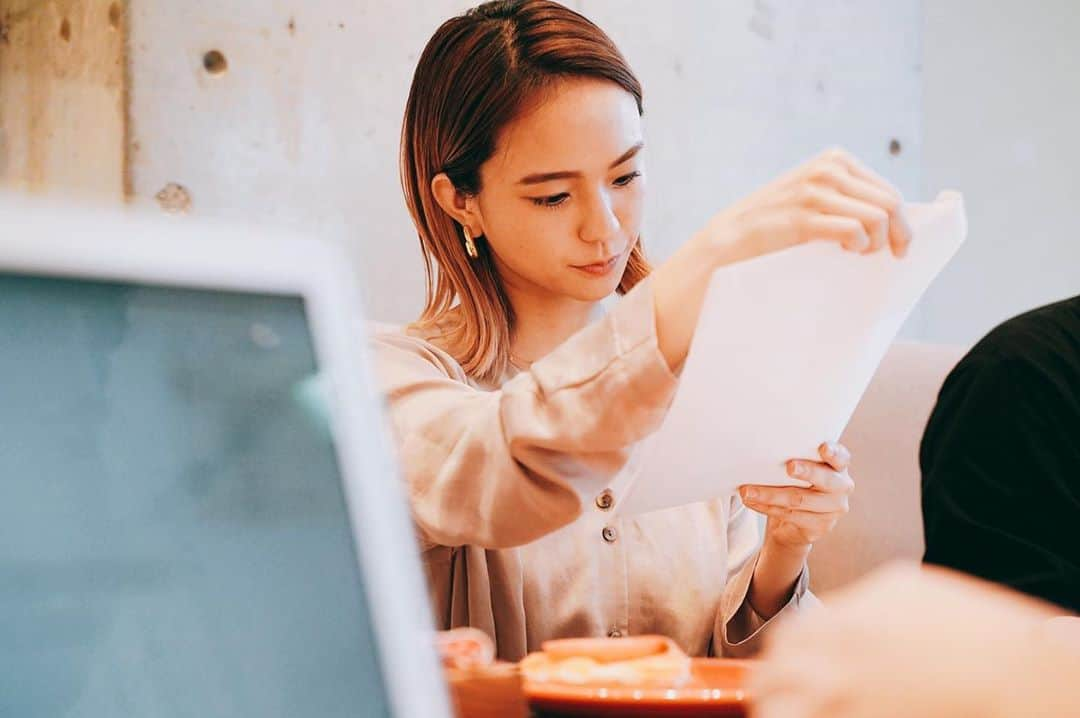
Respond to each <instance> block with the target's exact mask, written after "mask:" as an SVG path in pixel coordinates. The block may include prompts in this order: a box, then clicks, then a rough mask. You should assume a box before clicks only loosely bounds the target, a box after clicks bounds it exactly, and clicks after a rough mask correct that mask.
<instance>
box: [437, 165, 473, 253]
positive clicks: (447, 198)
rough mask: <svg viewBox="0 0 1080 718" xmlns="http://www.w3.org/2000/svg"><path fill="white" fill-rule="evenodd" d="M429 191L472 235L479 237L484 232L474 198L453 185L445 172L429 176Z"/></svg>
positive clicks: (444, 209)
mask: <svg viewBox="0 0 1080 718" xmlns="http://www.w3.org/2000/svg"><path fill="white" fill-rule="evenodd" d="M431 193H432V194H433V195H435V201H436V202H438V203H439V206H440V207H442V208H443V211H444V212H446V213H447V214H448V215H450V216H451V217H453V218H454V221H455V222H457V223H458V224H460V225H462V226H463V227H468V228H469V232H470V234H472V236H474V237H480V236H482V235H483V234H484V223H483V222H482V221H481V218H480V212H479V210H478V209H477V207H476V202H475V200H474V198H472V197H470V196H469V195H467V194H465V193H464V192H462V191H460V190H459V189H458V188H457V187H455V186H454V183H453V182H451V181H450V178H449V177H447V176H446V173H445V172H440V173H439V174H437V175H435V176H434V177H432V178H431Z"/></svg>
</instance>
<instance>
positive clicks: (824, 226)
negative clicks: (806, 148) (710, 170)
mask: <svg viewBox="0 0 1080 718" xmlns="http://www.w3.org/2000/svg"><path fill="white" fill-rule="evenodd" d="M902 202H903V197H902V196H901V194H900V192H899V191H898V190H897V189H896V188H895V187H894V186H892V185H891V184H889V183H888V182H887V181H885V180H884V179H882V178H881V177H879V176H878V175H877V174H875V173H874V172H873V171H872V170H870V169H868V168H867V167H866V166H865V165H863V163H861V162H860V161H859V160H857V159H855V158H854V157H853V156H851V155H850V154H848V153H847V152H845V151H844V150H841V149H831V150H827V151H825V152H823V153H822V154H820V155H818V156H817V157H815V158H814V159H812V160H810V161H809V162H807V163H805V164H803V165H801V166H800V167H797V168H795V169H794V170H792V171H791V172H789V173H787V174H785V175H784V176H782V177H780V178H779V179H777V180H775V181H774V182H772V183H770V184H768V185H766V186H765V187H763V188H762V189H760V190H758V191H757V192H755V193H753V194H752V195H750V196H749V197H746V198H745V199H743V200H742V201H741V202H739V203H738V204H736V205H734V206H732V207H730V208H728V209H726V210H724V211H723V212H721V213H719V214H717V215H716V216H714V217H713V218H712V219H711V220H709V222H708V224H706V226H705V227H704V228H703V229H702V230H701V232H699V235H702V236H704V237H705V238H706V239H707V240H709V241H711V242H713V243H714V244H715V245H717V246H718V247H720V248H721V249H722V251H721V253H720V254H721V257H722V261H721V264H731V263H734V262H738V261H742V260H745V259H750V258H752V257H757V256H760V255H763V254H769V253H772V252H778V251H780V250H783V249H787V248H789V247H793V246H795V245H798V244H803V243H806V242H810V241H813V240H826V241H833V242H837V243H839V244H840V245H842V246H843V247H844V248H845V249H848V250H850V251H852V252H864V253H869V252H876V251H878V250H879V249H882V248H883V247H885V246H888V247H889V248H890V249H891V250H892V252H893V254H894V255H896V256H897V257H902V256H904V254H905V253H906V252H907V246H908V244H909V243H910V242H911V228H910V227H909V226H908V224H907V222H906V220H905V219H904V217H903V215H902V214H901V211H900V208H901V204H902Z"/></svg>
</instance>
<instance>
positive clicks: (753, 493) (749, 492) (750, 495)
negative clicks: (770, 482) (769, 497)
mask: <svg viewBox="0 0 1080 718" xmlns="http://www.w3.org/2000/svg"><path fill="white" fill-rule="evenodd" d="M745 496H746V499H747V500H748V501H753V500H754V499H756V498H757V497H758V490H757V489H746V490H745Z"/></svg>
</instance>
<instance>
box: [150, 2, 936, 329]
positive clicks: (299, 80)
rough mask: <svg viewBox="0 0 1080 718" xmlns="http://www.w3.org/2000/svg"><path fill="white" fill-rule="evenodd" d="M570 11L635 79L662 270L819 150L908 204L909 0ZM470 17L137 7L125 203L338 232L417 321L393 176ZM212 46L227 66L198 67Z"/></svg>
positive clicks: (413, 249) (913, 148)
mask: <svg viewBox="0 0 1080 718" xmlns="http://www.w3.org/2000/svg"><path fill="white" fill-rule="evenodd" d="M571 5H572V6H574V7H575V8H577V9H579V10H582V11H584V12H585V13H586V14H587V15H589V16H590V17H592V18H593V19H594V20H595V21H597V22H598V23H599V24H600V25H601V27H603V28H605V29H606V30H607V31H608V32H609V33H610V34H611V35H612V36H613V37H614V38H615V40H616V42H618V43H619V45H620V46H621V47H622V49H623V51H624V52H625V54H626V55H627V56H628V57H629V59H630V61H631V63H632V64H633V66H634V67H635V69H636V70H637V72H638V73H639V74H640V76H641V79H642V81H643V83H644V85H645V93H646V121H647V133H648V134H647V142H648V143H649V147H648V150H647V151H648V155H647V157H648V162H649V171H650V173H651V176H650V191H651V197H650V205H651V210H650V214H649V217H648V219H647V224H646V230H647V238H648V245H649V249H650V252H651V253H652V254H653V256H654V257H656V258H663V257H665V256H666V255H668V254H669V253H670V252H671V251H672V250H673V249H674V248H675V247H676V246H678V244H679V243H680V242H681V241H683V240H684V239H685V238H686V237H687V236H688V235H689V234H690V232H692V231H693V230H694V229H695V228H696V227H697V226H698V225H699V224H700V223H701V222H703V221H704V220H705V219H706V218H707V217H708V216H709V214H710V213H712V212H713V211H716V210H718V209H720V208H721V207H722V206H724V205H725V204H726V203H729V202H731V201H733V200H734V199H736V198H737V197H739V196H740V195H742V194H744V193H746V192H748V191H750V190H751V189H753V188H754V187H755V186H756V185H758V184H760V183H762V182H764V181H766V180H767V179H769V178H770V177H772V176H773V175H775V174H777V173H778V172H780V171H781V170H783V169H785V168H787V167H788V166H790V165H791V164H793V163H795V162H797V161H800V160H801V159H803V158H805V157H807V156H809V155H811V154H813V153H815V152H816V151H818V150H819V149H821V148H823V147H825V146H827V145H831V144H843V145H845V146H847V147H849V148H850V149H852V150H854V151H855V152H857V153H858V154H859V155H861V156H863V157H864V158H865V159H866V160H867V161H868V162H870V164H872V165H873V166H875V167H876V168H878V169H879V170H881V171H882V172H884V173H885V174H887V175H889V176H890V177H892V178H893V179H895V180H896V181H897V182H898V183H899V184H900V186H901V187H902V188H904V189H905V191H907V192H909V193H912V194H916V193H917V192H918V190H919V188H920V187H921V178H920V176H919V168H920V154H921V137H920V134H919V131H920V98H919V94H920V91H921V78H920V76H919V67H918V62H919V60H918V53H919V47H918V42H917V40H918V28H919V24H920V10H919V5H918V3H917V2H916V0H903V1H901V2H890V3H850V2H844V1H842V0H816V1H811V0H788V1H786V2H783V3H780V2H769V3H766V2H761V1H757V2H755V1H754V0H731V1H729V2H723V3H717V2H713V1H712V0H694V1H690V0H687V1H684V2H678V3H674V2H672V3H669V2H650V1H648V0H585V1H583V2H581V1H579V2H576V3H571ZM466 6H467V5H466V4H465V3H461V2H456V1H450V0H411V1H407V2H393V3H390V2H374V1H370V0H369V1H368V2H357V1H356V0H333V1H330V0H324V1H323V2H319V3H299V2H284V1H282V0H273V1H272V2H267V1H265V0H213V1H211V0H187V1H186V2H184V3H151V2H145V1H139V0H136V1H135V2H133V3H132V9H131V14H132V17H131V20H132V29H131V32H132V38H131V53H132V55H131V64H132V68H133V70H132V88H131V99H132V109H131V114H132V117H133V125H132V134H131V143H132V144H131V156H132V176H133V180H134V190H135V195H136V197H137V198H141V199H143V200H147V201H152V199H153V197H154V196H155V195H156V194H157V193H158V192H159V191H160V190H161V189H162V188H163V187H165V186H167V185H168V184H169V183H178V184H180V185H182V186H183V187H185V188H186V189H187V191H188V193H189V195H190V202H191V211H192V212H195V213H200V214H208V215H219V216H228V217H243V218H245V219H253V220H256V221H260V222H268V223H270V222H284V223H287V224H290V225H293V226H298V227H302V228H305V229H309V230H312V231H314V232H317V233H320V234H324V235H327V236H330V237H333V238H335V239H337V240H339V241H341V242H343V243H345V244H346V245H347V246H348V247H350V249H351V251H352V253H353V256H354V257H355V258H356V262H357V265H358V267H360V270H361V272H362V276H363V278H364V280H365V284H366V287H367V296H368V303H369V309H370V311H371V314H373V315H374V316H376V317H379V318H382V319H393V320H403V319H409V318H411V317H413V316H414V315H415V314H416V312H417V311H418V310H419V307H420V306H421V300H422V293H423V273H422V269H421V265H420V261H419V252H418V250H417V241H416V237H415V233H414V232H413V230H412V226H411V223H410V221H409V219H408V216H407V214H406V212H405V210H404V205H403V202H402V199H401V192H400V188H399V184H398V179H397V145H398V132H399V126H400V121H401V113H402V110H403V108H404V103H405V98H406V95H407V93H408V86H409V80H410V77H411V73H412V69H413V67H414V66H415V63H416V59H417V57H418V55H419V53H420V51H421V49H422V48H423V45H424V43H425V42H426V40H427V39H428V37H429V36H430V35H431V33H432V32H433V31H434V29H435V28H436V27H437V26H438V24H439V23H440V22H441V21H442V20H443V19H445V18H446V17H449V16H450V15H451V14H454V13H456V12H458V11H460V10H461V9H463V8H464V7H466ZM210 50H218V51H220V52H221V53H222V55H223V57H224V58H225V61H226V62H227V69H226V70H225V71H224V72H222V73H220V74H216V75H215V74H212V73H211V72H208V71H207V70H206V69H205V68H204V62H203V60H204V55H205V53H206V52H208V51H210ZM211 64H212V63H211ZM894 139H895V140H897V143H898V145H899V150H898V152H899V153H898V154H895V155H894V154H891V153H890V151H889V146H890V143H891V141H892V140H894ZM183 201H184V200H181V202H183Z"/></svg>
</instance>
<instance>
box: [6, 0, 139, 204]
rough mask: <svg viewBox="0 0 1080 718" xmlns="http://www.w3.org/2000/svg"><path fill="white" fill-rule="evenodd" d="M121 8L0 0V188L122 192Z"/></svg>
mask: <svg viewBox="0 0 1080 718" xmlns="http://www.w3.org/2000/svg"><path fill="white" fill-rule="evenodd" d="M125 18H126V2H123V0H0V189H13V188H14V189H26V190H30V191H34V192H44V191H46V190H48V191H50V192H52V191H61V192H71V193H77V194H88V195H91V196H93V197H95V198H116V199H121V198H123V197H124V196H125V194H126V186H125V185H126V180H125V176H126V172H125V166H126V160H125V154H126V147H125V144H126V140H125V136H126V125H127V119H126V114H127V109H126V107H127V96H126V90H125V86H126V67H125V40H124V38H125V32H126V20H125Z"/></svg>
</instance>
